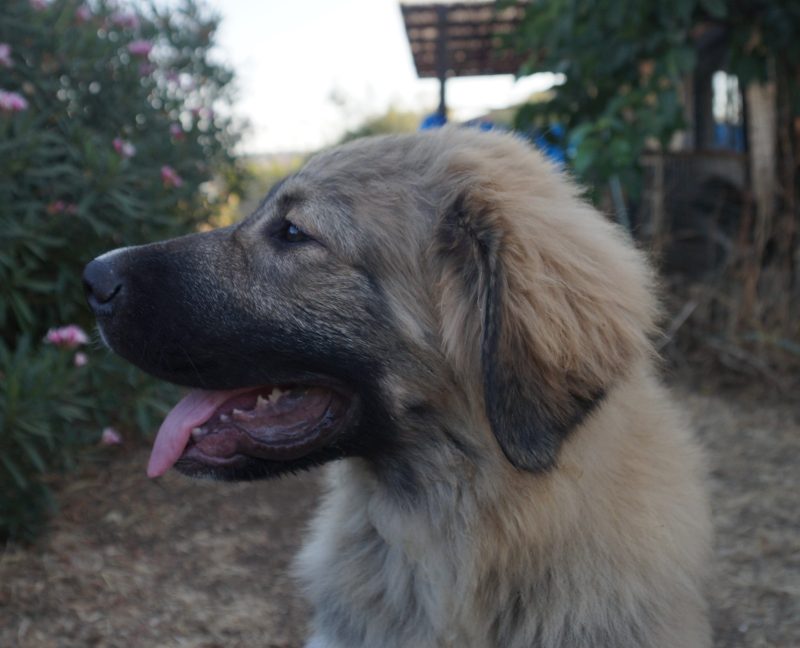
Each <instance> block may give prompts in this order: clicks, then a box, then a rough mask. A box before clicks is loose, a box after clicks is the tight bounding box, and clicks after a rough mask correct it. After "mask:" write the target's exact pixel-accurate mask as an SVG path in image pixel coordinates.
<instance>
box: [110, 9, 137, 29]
mask: <svg viewBox="0 0 800 648" xmlns="http://www.w3.org/2000/svg"><path fill="white" fill-rule="evenodd" d="M111 24H112V25H116V26H117V27H122V28H123V29H136V28H137V27H138V26H139V17H138V16H137V15H136V14H135V13H131V12H129V11H115V12H114V13H113V14H111Z"/></svg>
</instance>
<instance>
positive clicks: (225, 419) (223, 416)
mask: <svg viewBox="0 0 800 648" xmlns="http://www.w3.org/2000/svg"><path fill="white" fill-rule="evenodd" d="M219 420H220V421H222V422H223V423H229V422H230V420H231V417H230V416H228V415H227V414H220V416H219Z"/></svg>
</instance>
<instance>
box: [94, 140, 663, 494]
mask: <svg viewBox="0 0 800 648" xmlns="http://www.w3.org/2000/svg"><path fill="white" fill-rule="evenodd" d="M84 280H85V284H86V287H87V295H88V300H89V303H90V305H91V306H92V308H93V309H94V311H95V313H96V315H97V318H98V324H99V328H100V331H101V334H102V335H103V338H104V340H106V342H107V343H108V345H109V346H110V347H111V348H112V349H113V350H115V351H116V352H117V353H119V354H120V355H122V356H123V357H124V358H126V359H128V360H129V361H131V362H132V363H134V364H136V365H137V366H139V367H141V368H142V369H144V370H145V371H147V372H149V373H151V374H153V375H155V376H158V377H160V378H163V379H165V380H169V381H172V382H175V383H178V384H181V385H186V386H189V387H194V388H196V391H193V392H191V393H190V394H189V396H187V398H186V399H184V400H183V401H182V402H181V403H180V404H179V405H178V406H177V407H176V408H175V409H174V410H173V412H171V413H170V415H169V416H168V417H167V420H166V421H165V423H164V425H163V426H162V430H161V431H160V433H159V436H158V438H157V440H156V445H155V449H154V453H153V456H152V458H151V465H150V472H151V474H154V475H155V474H161V473H162V472H164V471H165V470H166V469H168V468H169V467H170V466H171V465H173V464H175V465H176V467H177V468H178V469H180V470H182V471H184V472H187V473H191V474H201V473H202V474H212V475H216V476H219V477H223V478H229V479H248V478H255V477H263V476H270V475H274V474H278V473H280V472H284V471H286V470H297V469H300V468H305V467H309V466H312V465H315V464H319V463H323V462H325V461H329V460H331V459H335V458H339V457H343V456H365V457H372V458H380V457H384V458H385V457H392V456H395V455H397V454H398V453H402V452H403V450H404V449H405V450H407V449H408V447H409V446H413V445H414V444H424V443H427V442H430V439H426V438H425V435H424V434H423V433H422V432H421V428H422V427H424V426H431V425H433V426H434V427H435V426H437V425H439V426H440V425H445V426H446V425H447V423H446V422H445V419H447V417H448V416H450V419H451V420H452V414H453V413H454V412H455V411H456V410H462V411H463V412H465V413H464V415H463V418H464V420H466V421H467V425H466V427H468V428H469V429H470V430H471V432H469V433H466V434H467V435H468V436H469V434H472V435H473V437H474V435H476V434H478V435H479V434H481V433H480V432H478V431H477V430H486V431H488V432H487V434H486V435H485V437H484V436H480V437H479V438H478V437H476V438H467V439H462V441H463V442H464V443H465V444H466V445H472V446H476V447H478V446H481V447H482V446H486V447H485V448H483V449H485V450H486V451H487V452H490V453H491V452H494V453H499V452H500V451H502V453H503V454H504V455H505V457H507V459H508V460H509V461H510V462H511V463H512V464H513V465H514V466H516V467H517V468H520V469H523V470H529V471H543V470H547V469H548V468H550V467H551V466H553V464H554V462H555V461H556V458H557V454H558V449H559V446H560V444H561V442H562V440H563V439H564V437H565V436H566V435H567V434H568V432H569V431H570V430H571V429H573V428H574V427H575V426H577V425H579V423H580V421H581V419H582V418H583V417H584V416H585V415H586V414H587V413H588V412H589V411H590V410H591V408H592V407H593V406H594V404H595V403H597V402H598V400H599V399H601V398H602V397H603V394H604V393H605V392H606V391H607V390H609V389H610V388H612V387H613V385H614V383H615V381H617V380H618V379H619V378H620V377H621V376H622V375H623V374H624V373H625V372H626V371H627V370H628V369H629V368H630V367H631V366H632V365H633V364H634V363H635V362H636V361H637V359H638V358H640V357H642V356H645V355H646V354H647V353H648V350H649V343H648V333H649V332H650V330H651V327H652V317H653V304H652V298H651V297H650V293H651V290H650V285H649V271H648V269H647V267H646V265H645V264H644V263H643V261H642V260H641V258H640V257H639V255H638V254H637V253H636V251H635V250H634V249H633V247H632V246H631V245H630V243H629V242H628V241H627V240H625V238H624V236H623V235H622V234H621V233H619V232H618V231H617V230H616V228H615V227H614V226H612V225H611V224H609V223H608V222H606V221H605V219H603V218H602V217H601V216H600V215H599V214H597V213H596V212H594V211H593V210H592V209H591V208H590V207H588V206H586V205H585V204H584V203H583V202H581V200H580V199H579V198H578V196H577V195H576V191H575V190H574V189H573V187H572V186H571V185H570V184H569V183H568V182H567V181H566V180H564V179H563V178H562V177H560V176H559V174H558V173H557V172H556V171H555V170H553V169H552V168H550V166H549V165H548V164H547V163H546V162H545V161H544V160H543V158H542V157H541V156H539V155H538V154H537V153H536V152H535V151H533V150H532V149H530V148H529V147H528V146H527V145H525V144H524V143H522V142H521V141H518V140H517V139H515V138H513V137H511V136H508V135H498V134H486V133H476V132H470V131H463V130H455V129H445V130H443V131H441V132H439V133H433V134H432V133H424V134H417V135H409V136H398V137H387V138H373V139H368V140H362V141H359V142H355V143H352V144H350V145H348V146H345V147H341V148H338V149H334V150H332V151H329V152H326V153H323V154H320V155H319V156H317V157H316V158H314V159H312V160H311V161H310V162H309V163H308V164H307V165H306V166H305V167H304V168H303V169H302V170H301V171H300V172H299V173H297V174H295V175H293V176H291V177H289V178H287V179H286V180H284V181H283V182H282V183H280V184H279V185H278V186H276V187H275V188H274V189H273V190H272V191H271V192H270V194H269V195H268V196H267V197H266V198H265V200H264V201H263V202H262V204H261V205H260V206H259V207H258V209H256V211H255V212H254V213H253V214H252V215H251V216H250V217H249V218H247V219H245V220H243V221H242V222H240V223H238V224H237V225H235V226H232V227H228V228H224V229H219V230H216V231H213V232H208V233H202V234H193V235H190V236H186V237H182V238H178V239H173V240H170V241H166V242H161V243H155V244H152V245H147V246H141V247H135V248H123V249H120V250H115V251H112V252H110V253H107V254H105V255H103V256H101V257H98V258H97V259H95V260H94V261H92V262H91V263H90V264H89V265H88V266H87V268H86V271H85V274H84ZM445 410H446V411H445ZM415 430H416V431H415ZM458 434H461V432H459V433H458ZM447 438H450V439H453V437H452V435H450V436H448V437H447ZM454 442H455V441H454ZM457 445H458V443H457Z"/></svg>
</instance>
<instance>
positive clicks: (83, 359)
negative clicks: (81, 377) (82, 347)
mask: <svg viewBox="0 0 800 648" xmlns="http://www.w3.org/2000/svg"><path fill="white" fill-rule="evenodd" d="M72 363H73V364H74V365H75V366H76V367H85V366H86V365H87V364H88V363H89V356H87V355H86V354H85V353H84V352H83V351H78V352H77V353H76V354H75V355H74V356H73V358H72Z"/></svg>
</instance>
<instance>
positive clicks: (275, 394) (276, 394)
mask: <svg viewBox="0 0 800 648" xmlns="http://www.w3.org/2000/svg"><path fill="white" fill-rule="evenodd" d="M285 393H286V392H285V391H283V390H282V389H281V388H280V387H273V388H272V391H271V392H270V393H269V402H270V403H274V402H276V401H277V400H278V399H279V398H280V397H281V396H283V395H284V394H285Z"/></svg>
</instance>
